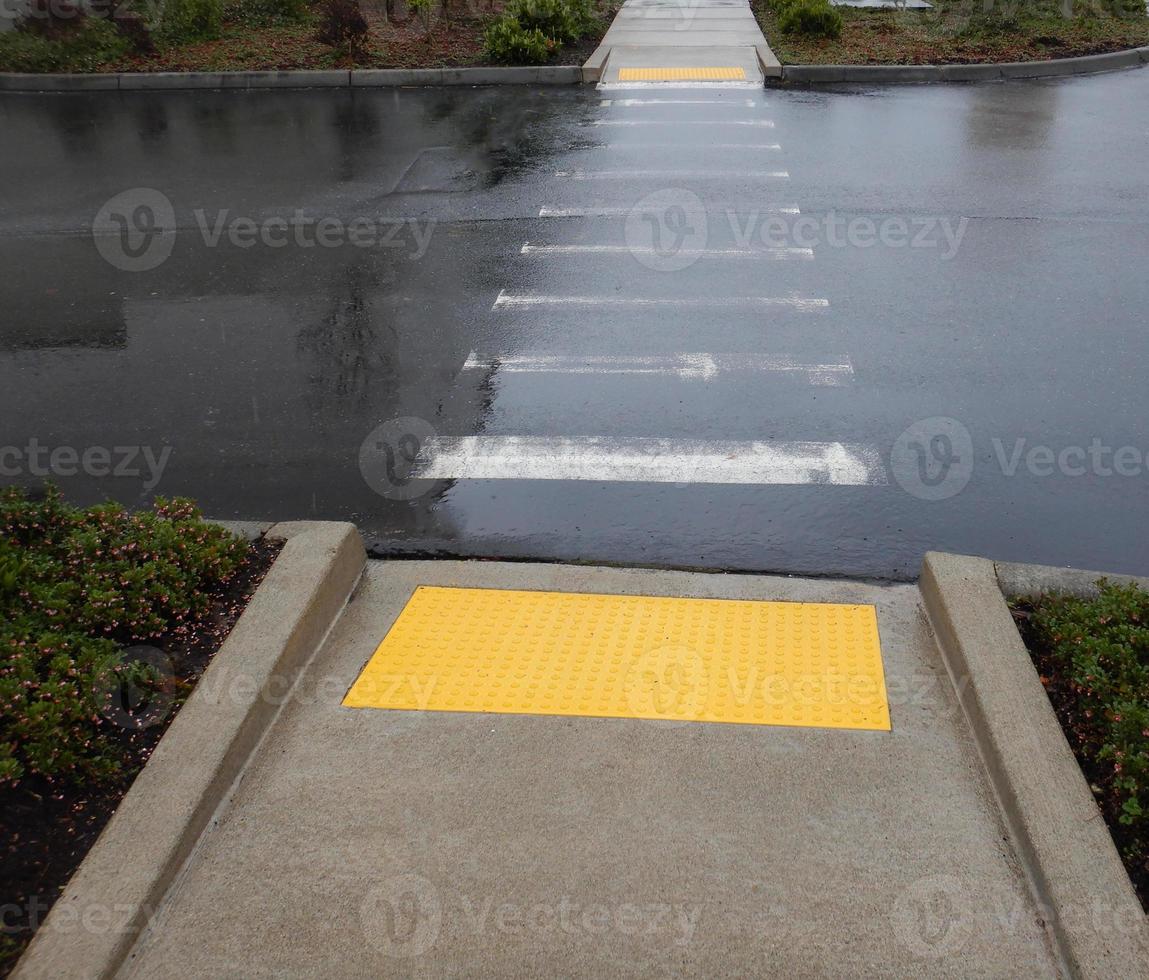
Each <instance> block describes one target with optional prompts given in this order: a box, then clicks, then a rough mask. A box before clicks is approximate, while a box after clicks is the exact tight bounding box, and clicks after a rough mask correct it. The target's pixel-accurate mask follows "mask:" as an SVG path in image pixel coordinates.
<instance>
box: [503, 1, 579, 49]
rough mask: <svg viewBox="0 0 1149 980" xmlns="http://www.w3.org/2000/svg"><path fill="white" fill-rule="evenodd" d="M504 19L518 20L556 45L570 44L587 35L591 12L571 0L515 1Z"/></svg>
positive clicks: (527, 28)
mask: <svg viewBox="0 0 1149 980" xmlns="http://www.w3.org/2000/svg"><path fill="white" fill-rule="evenodd" d="M504 16H506V17H511V18H514V19H515V20H517V21H518V22H519V24H520V25H521V26H522V28H523V29H524V30H525V31H530V30H532V29H537V30H538V31H540V32H541V33H542V35H543V36H544V37H546V38H549V39H550V40H552V41H554V42H556V43H557V44H570V43H571V42H573V41H577V40H578V39H579V38H581V37H582V36H583V34H585V33H586V31H587V27H588V26H589V24H588V21H589V19H590V11H589V8H587V7H586V5H585V4H582V3H579V2H571V0H512V2H511V3H510V4H508V6H507V9H506V12H505V14H504Z"/></svg>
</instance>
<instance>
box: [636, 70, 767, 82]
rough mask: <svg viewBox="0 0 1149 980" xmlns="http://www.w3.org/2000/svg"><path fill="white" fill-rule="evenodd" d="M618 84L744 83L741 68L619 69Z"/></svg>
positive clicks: (743, 73) (744, 77)
mask: <svg viewBox="0 0 1149 980" xmlns="http://www.w3.org/2000/svg"><path fill="white" fill-rule="evenodd" d="M618 80H619V81H620V82H725V81H745V80H746V71H745V69H743V68H735V67H724V68H620V69H619V70H618Z"/></svg>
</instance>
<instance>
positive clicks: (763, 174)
mask: <svg viewBox="0 0 1149 980" xmlns="http://www.w3.org/2000/svg"><path fill="white" fill-rule="evenodd" d="M555 176H556V177H564V178H566V179H568V180H631V179H633V178H636V177H639V178H647V177H657V178H659V179H662V180H704V179H707V178H718V179H720V180H742V179H745V180H789V179H790V172H789V171H788V170H556V171H555Z"/></svg>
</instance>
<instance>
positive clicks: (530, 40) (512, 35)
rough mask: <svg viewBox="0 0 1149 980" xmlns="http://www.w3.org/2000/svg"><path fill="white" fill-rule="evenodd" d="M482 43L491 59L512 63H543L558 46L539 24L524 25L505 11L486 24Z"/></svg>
mask: <svg viewBox="0 0 1149 980" xmlns="http://www.w3.org/2000/svg"><path fill="white" fill-rule="evenodd" d="M483 44H484V47H485V49H486V52H487V56H488V57H489V58H490V59H491V60H492V61H499V62H502V63H504V64H511V65H541V64H542V63H543V62H544V61H546V60H547V58H548V57H550V54H551V52H552V51H553V50H555V48H556V47H557V46H558V45H557V43H556V42H555V41H552V40H551V39H549V38H548V37H547V36H546V35H545V34H544V33H543V32H542V31H540V30H539V29H538V28H537V27H531V28H526V27H523V25H522V24H520V23H519V22H518V21H517V20H516V19H515V18H514V17H510V16H507V15H506V14H504V15H503V16H502V17H499V18H497V19H496V20H495V21H493V22H492V23H491V24H490V25H489V26H488V27H487V30H486V31H485V33H484V34H483Z"/></svg>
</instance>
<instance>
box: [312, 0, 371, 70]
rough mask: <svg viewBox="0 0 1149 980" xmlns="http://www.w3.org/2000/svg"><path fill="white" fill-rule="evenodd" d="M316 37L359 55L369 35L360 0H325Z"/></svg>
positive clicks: (353, 54)
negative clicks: (360, 7)
mask: <svg viewBox="0 0 1149 980" xmlns="http://www.w3.org/2000/svg"><path fill="white" fill-rule="evenodd" d="M316 37H317V38H318V39H319V40H320V41H322V42H323V43H324V44H330V45H331V46H332V47H333V48H340V49H342V50H345V51H347V52H348V54H350V55H351V56H352V57H357V56H358V55H359V53H360V52H361V51H362V49H363V40H364V38H366V37H367V21H366V19H365V18H364V17H363V11H362V10H360V9H359V0H324V2H323V5H322V8H321V13H320V22H319V33H318V34H317V35H316Z"/></svg>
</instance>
